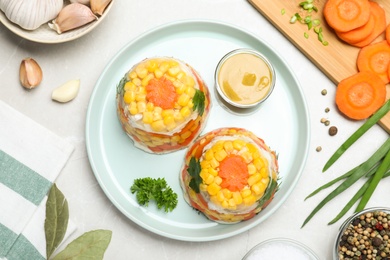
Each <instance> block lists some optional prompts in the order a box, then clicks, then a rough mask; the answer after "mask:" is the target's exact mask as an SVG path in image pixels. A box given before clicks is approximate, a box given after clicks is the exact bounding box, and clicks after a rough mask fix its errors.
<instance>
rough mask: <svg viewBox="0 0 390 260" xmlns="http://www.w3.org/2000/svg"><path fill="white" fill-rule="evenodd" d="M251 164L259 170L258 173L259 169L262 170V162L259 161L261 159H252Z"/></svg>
mask: <svg viewBox="0 0 390 260" xmlns="http://www.w3.org/2000/svg"><path fill="white" fill-rule="evenodd" d="M253 164H254V165H255V166H256V169H257V170H259V171H260V170H261V168H263V166H264V162H263V160H262V159H261V157H259V158H256V159H254V160H253Z"/></svg>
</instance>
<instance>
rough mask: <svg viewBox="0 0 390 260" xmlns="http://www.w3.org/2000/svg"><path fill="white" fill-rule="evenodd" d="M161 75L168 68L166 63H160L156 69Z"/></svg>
mask: <svg viewBox="0 0 390 260" xmlns="http://www.w3.org/2000/svg"><path fill="white" fill-rule="evenodd" d="M158 68H159V69H160V70H161V71H162V72H163V73H165V72H166V71H167V70H168V68H169V63H168V62H166V61H163V62H161V64H160V66H159V67H158Z"/></svg>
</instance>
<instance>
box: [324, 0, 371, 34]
mask: <svg viewBox="0 0 390 260" xmlns="http://www.w3.org/2000/svg"><path fill="white" fill-rule="evenodd" d="M323 14H324V17H325V20H326V21H327V23H328V24H329V26H330V27H332V28H333V29H335V30H336V31H338V32H346V31H350V30H353V29H356V28H358V27H360V26H363V25H364V24H366V23H367V22H368V20H369V18H370V3H369V1H368V0H328V1H327V2H326V3H325V6H324V10H323Z"/></svg>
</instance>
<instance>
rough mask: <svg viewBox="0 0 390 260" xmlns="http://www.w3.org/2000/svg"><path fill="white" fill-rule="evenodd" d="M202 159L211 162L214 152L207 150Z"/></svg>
mask: <svg viewBox="0 0 390 260" xmlns="http://www.w3.org/2000/svg"><path fill="white" fill-rule="evenodd" d="M204 158H205V159H206V160H208V161H211V160H212V159H213V158H214V151H213V150H212V149H209V150H207V151H206V152H205V153H204Z"/></svg>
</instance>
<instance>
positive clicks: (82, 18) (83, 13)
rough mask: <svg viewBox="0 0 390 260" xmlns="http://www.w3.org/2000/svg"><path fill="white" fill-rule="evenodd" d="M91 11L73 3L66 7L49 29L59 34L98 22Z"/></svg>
mask: <svg viewBox="0 0 390 260" xmlns="http://www.w3.org/2000/svg"><path fill="white" fill-rule="evenodd" d="M97 19H98V18H97V16H96V15H94V14H93V13H92V11H91V9H90V8H89V7H88V6H86V5H83V4H79V3H73V4H69V5H67V6H65V7H64V8H63V9H62V10H61V12H60V13H59V14H58V16H57V18H56V19H54V20H53V22H52V23H49V27H50V28H51V29H53V30H55V31H57V33H58V34H61V33H63V32H66V31H69V30H72V29H75V28H78V27H80V26H83V25H86V24H88V23H90V22H93V21H95V20H97Z"/></svg>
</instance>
